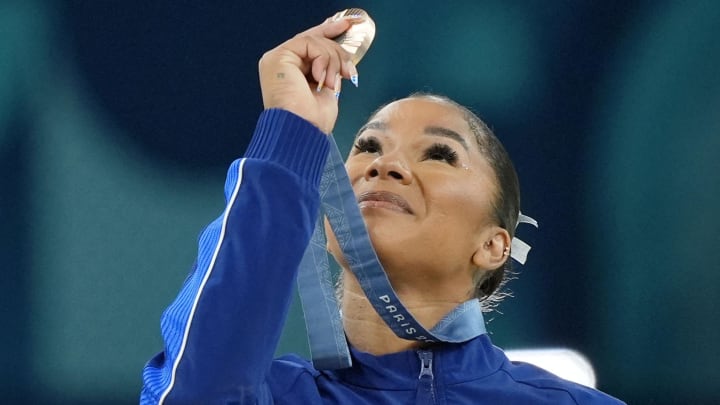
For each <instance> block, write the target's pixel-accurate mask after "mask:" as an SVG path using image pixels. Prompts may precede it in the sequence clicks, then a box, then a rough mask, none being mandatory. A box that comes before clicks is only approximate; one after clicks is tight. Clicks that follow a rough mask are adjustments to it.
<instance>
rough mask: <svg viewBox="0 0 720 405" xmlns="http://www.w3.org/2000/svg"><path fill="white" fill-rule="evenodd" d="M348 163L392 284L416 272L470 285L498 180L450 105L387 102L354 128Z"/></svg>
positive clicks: (414, 100) (478, 263)
mask: <svg viewBox="0 0 720 405" xmlns="http://www.w3.org/2000/svg"><path fill="white" fill-rule="evenodd" d="M346 168H347V171H348V175H349V177H350V182H351V183H352V187H353V189H354V191H355V195H356V196H357V198H358V202H359V206H360V210H361V212H362V214H363V217H364V219H365V222H366V224H367V228H368V231H369V233H370V237H371V239H372V242H373V246H374V247H375V250H376V251H377V253H378V256H379V258H380V260H381V262H382V263H383V266H384V267H385V268H386V270H388V274H389V276H390V278H391V281H393V284H394V286H395V287H396V288H398V286H397V284H396V283H395V281H397V280H398V279H402V278H404V277H413V278H417V277H418V276H421V277H423V278H424V279H426V280H428V281H432V280H446V279H447V278H448V277H450V276H451V278H457V277H459V278H461V279H463V280H464V281H467V282H468V285H471V281H470V278H471V277H472V271H473V269H475V268H478V267H480V268H482V267H483V262H482V260H478V259H479V258H480V257H478V254H479V253H482V252H480V250H482V248H483V246H484V245H487V239H488V237H489V235H490V233H489V231H488V230H489V229H490V228H491V227H493V225H494V224H493V220H492V217H491V215H490V214H491V203H492V200H493V198H494V195H495V192H496V185H495V176H494V174H493V172H492V169H491V167H490V166H489V164H488V163H487V161H486V160H485V158H484V157H483V155H482V154H481V152H480V150H479V147H478V145H477V142H476V140H475V136H474V134H473V133H472V132H471V130H470V128H469V126H468V123H467V122H466V121H465V119H464V118H463V116H462V114H461V113H460V112H459V111H458V110H457V109H456V108H455V107H453V106H452V105H450V104H447V103H445V102H443V101H440V100H435V99H428V98H407V99H403V100H399V101H395V102H393V103H391V104H389V105H387V106H386V107H384V108H383V109H381V110H380V111H379V112H378V113H376V114H375V115H374V116H373V117H372V118H371V119H370V121H369V122H368V123H367V124H366V125H364V126H363V127H362V128H361V129H360V131H359V132H358V135H357V138H356V141H355V145H354V146H353V148H352V151H351V153H350V155H349V157H348V159H347V162H346ZM331 250H332V249H331Z"/></svg>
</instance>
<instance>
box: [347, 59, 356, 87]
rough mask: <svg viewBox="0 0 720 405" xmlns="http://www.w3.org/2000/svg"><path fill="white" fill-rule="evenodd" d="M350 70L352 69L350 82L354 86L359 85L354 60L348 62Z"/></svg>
mask: <svg viewBox="0 0 720 405" xmlns="http://www.w3.org/2000/svg"><path fill="white" fill-rule="evenodd" d="M348 70H349V71H350V82H351V83H352V84H353V86H355V87H357V86H358V72H357V69H356V68H355V65H354V64H353V63H352V62H348Z"/></svg>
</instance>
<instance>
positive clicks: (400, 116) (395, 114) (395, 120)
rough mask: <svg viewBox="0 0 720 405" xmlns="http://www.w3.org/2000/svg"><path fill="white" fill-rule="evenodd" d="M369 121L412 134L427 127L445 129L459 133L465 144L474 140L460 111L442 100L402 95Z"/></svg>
mask: <svg viewBox="0 0 720 405" xmlns="http://www.w3.org/2000/svg"><path fill="white" fill-rule="evenodd" d="M369 122H380V123H383V124H384V125H385V126H386V127H387V128H389V129H400V128H403V129H405V130H409V131H410V132H412V133H419V132H422V130H423V129H424V128H427V127H438V128H447V129H450V130H452V131H455V132H457V133H459V134H460V135H461V136H462V137H463V138H465V140H466V142H467V143H468V144H472V143H475V142H474V135H473V134H472V132H471V130H470V126H469V125H468V123H467V121H466V120H465V118H464V117H463V114H462V113H461V111H460V110H458V109H457V108H456V107H455V106H453V105H451V104H448V103H447V102H445V101H442V100H435V99H431V98H405V99H402V100H398V101H394V102H392V103H390V104H388V105H386V106H385V107H383V108H382V109H380V110H379V111H378V112H377V113H376V114H375V115H374V116H373V117H372V118H371V119H370V121H369ZM471 141H473V142H471Z"/></svg>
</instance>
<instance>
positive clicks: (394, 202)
mask: <svg viewBox="0 0 720 405" xmlns="http://www.w3.org/2000/svg"><path fill="white" fill-rule="evenodd" d="M358 205H359V206H360V208H361V209H362V208H386V209H389V210H393V211H398V212H402V213H406V214H412V213H413V211H412V209H411V208H410V204H408V203H407V201H405V199H404V198H402V197H400V196H399V195H397V194H395V193H391V192H389V191H366V192H364V193H362V194H360V195H359V196H358Z"/></svg>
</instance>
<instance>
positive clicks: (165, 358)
mask: <svg viewBox="0 0 720 405" xmlns="http://www.w3.org/2000/svg"><path fill="white" fill-rule="evenodd" d="M328 148H329V142H328V139H327V136H326V135H325V134H323V133H322V132H320V131H319V130H318V129H317V128H316V127H314V126H313V125H311V124H310V123H308V122H307V121H305V120H303V119H301V118H300V117H298V116H296V115H293V114H292V113H289V112H287V111H282V110H266V111H264V112H263V113H262V115H261V116H260V119H259V121H258V124H257V127H256V129H255V134H254V135H253V139H252V141H251V143H250V146H249V147H248V150H247V153H246V155H245V157H244V158H242V159H240V160H237V161H235V162H233V164H232V165H231V166H230V169H229V172H228V176H227V181H226V185H225V196H226V201H227V204H226V208H225V211H224V212H223V214H222V216H221V217H220V218H218V219H217V220H215V221H214V222H212V223H211V224H210V225H209V226H208V227H207V228H206V229H205V230H204V231H203V232H202V234H201V235H200V239H199V249H198V258H197V261H196V264H195V267H194V270H193V272H192V273H191V274H190V276H189V277H188V279H187V280H186V281H185V283H184V284H183V286H182V289H181V291H180V293H179V295H178V296H177V298H176V299H175V301H174V302H173V303H172V304H171V305H170V306H169V307H168V308H167V309H166V310H165V312H164V313H163V315H162V318H161V331H162V335H163V339H164V342H165V349H164V351H163V352H161V353H159V354H158V355H156V356H155V357H154V358H152V359H151V360H150V361H149V362H148V364H147V365H146V366H145V369H144V371H143V383H144V385H143V389H142V393H141V399H140V402H141V403H142V404H190V403H194V404H198V403H202V404H227V403H233V404H236V403H238V404H239V403H243V404H244V403H253V404H255V403H272V398H271V394H270V392H269V389H268V386H267V384H266V383H265V375H266V374H267V371H268V369H269V367H270V364H271V361H272V357H273V354H274V352H275V349H276V346H277V344H278V341H279V338H280V333H281V330H282V326H283V323H284V321H285V317H286V315H287V311H288V307H289V303H290V300H291V293H292V288H293V282H294V280H295V277H296V273H297V269H298V265H299V263H300V260H301V258H302V255H303V252H304V251H305V248H306V246H307V244H308V243H309V240H310V236H311V235H312V232H313V228H314V224H315V220H316V219H317V215H318V207H319V195H318V185H319V182H320V177H321V175H322V170H323V167H324V165H325V160H326V157H327V152H328Z"/></svg>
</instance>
